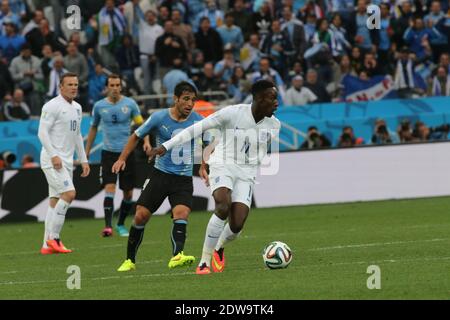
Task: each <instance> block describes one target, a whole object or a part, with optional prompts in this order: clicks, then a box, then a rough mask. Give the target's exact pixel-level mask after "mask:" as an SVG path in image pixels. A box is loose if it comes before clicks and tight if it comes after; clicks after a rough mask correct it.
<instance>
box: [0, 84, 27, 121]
mask: <svg viewBox="0 0 450 320" xmlns="http://www.w3.org/2000/svg"><path fill="white" fill-rule="evenodd" d="M3 112H4V116H5V120H7V121H20V120H28V119H29V118H30V108H29V107H28V105H27V104H26V103H25V102H24V101H23V91H22V90H21V89H16V90H14V95H13V97H12V99H11V101H8V102H6V103H5V105H4V106H3Z"/></svg>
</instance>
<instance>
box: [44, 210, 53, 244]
mask: <svg viewBox="0 0 450 320" xmlns="http://www.w3.org/2000/svg"><path fill="white" fill-rule="evenodd" d="M53 212H54V209H53V208H52V207H50V206H48V209H47V214H46V215H45V232H44V244H43V246H42V247H43V248H48V246H47V240H48V239H50V233H51V232H52V231H51V224H52V221H53Z"/></svg>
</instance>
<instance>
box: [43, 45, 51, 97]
mask: <svg viewBox="0 0 450 320" xmlns="http://www.w3.org/2000/svg"><path fill="white" fill-rule="evenodd" d="M52 60H53V50H52V47H51V46H50V45H49V44H44V46H43V47H42V60H41V70H42V75H43V76H44V79H43V81H44V85H45V89H46V91H48V83H49V79H50V71H52Z"/></svg>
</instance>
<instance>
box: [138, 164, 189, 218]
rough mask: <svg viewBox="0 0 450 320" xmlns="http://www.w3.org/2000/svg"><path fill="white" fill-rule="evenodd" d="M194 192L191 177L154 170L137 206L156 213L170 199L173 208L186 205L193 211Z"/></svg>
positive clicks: (146, 182)
mask: <svg viewBox="0 0 450 320" xmlns="http://www.w3.org/2000/svg"><path fill="white" fill-rule="evenodd" d="M193 192H194V186H193V184H192V177H191V176H180V175H176V174H170V173H166V172H163V171H161V170H158V169H156V168H154V170H153V172H152V173H151V175H150V178H149V179H147V180H146V181H145V183H144V186H143V188H142V192H141V195H140V197H139V199H138V201H137V202H136V204H137V205H140V206H143V207H145V208H147V209H148V210H149V211H150V212H151V213H154V212H155V211H156V210H158V208H159V207H160V206H161V204H162V203H163V201H164V199H166V197H169V202H170V206H171V207H172V208H174V207H176V206H177V205H184V206H187V207H189V208H190V209H191V208H192V193H193Z"/></svg>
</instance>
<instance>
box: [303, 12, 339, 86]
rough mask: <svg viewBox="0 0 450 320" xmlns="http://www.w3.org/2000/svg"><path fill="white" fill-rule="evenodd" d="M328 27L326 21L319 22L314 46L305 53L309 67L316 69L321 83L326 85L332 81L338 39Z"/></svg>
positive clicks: (313, 42)
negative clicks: (332, 65)
mask: <svg viewBox="0 0 450 320" xmlns="http://www.w3.org/2000/svg"><path fill="white" fill-rule="evenodd" d="M328 27H329V25H328V21H327V20H326V19H324V18H323V19H319V20H317V31H316V33H315V34H314V36H313V38H312V40H311V43H312V45H313V46H312V47H311V48H310V49H308V50H307V52H306V53H305V58H306V59H307V62H308V67H313V68H315V69H316V70H317V72H318V75H319V81H323V82H326V83H328V82H330V81H331V80H332V67H331V62H332V61H333V60H332V58H333V54H332V53H333V51H334V50H335V48H336V39H335V38H334V34H333V32H331V31H330V30H329V28H328Z"/></svg>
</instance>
